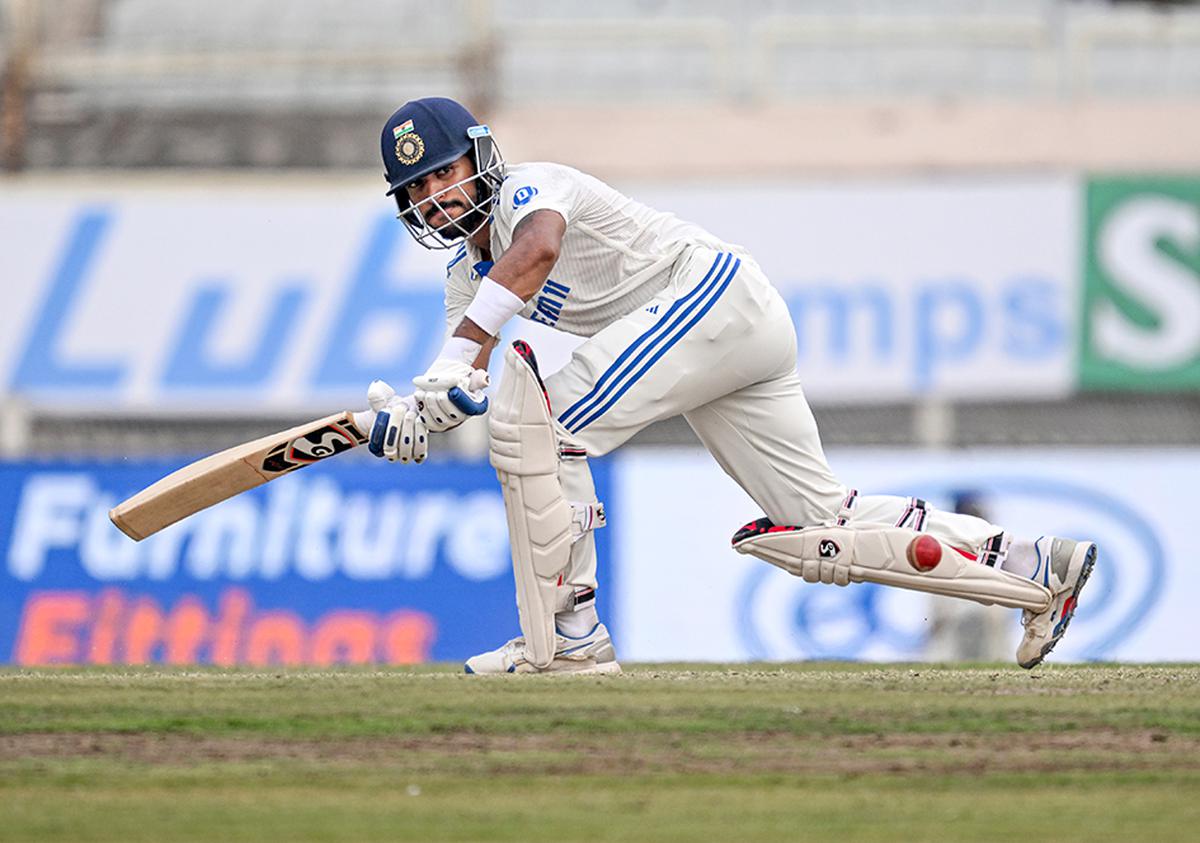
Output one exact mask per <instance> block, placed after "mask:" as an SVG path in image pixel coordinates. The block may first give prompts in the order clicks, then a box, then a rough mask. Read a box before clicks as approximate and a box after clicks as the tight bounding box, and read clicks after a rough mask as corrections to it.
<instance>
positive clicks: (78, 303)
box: [0, 178, 1079, 412]
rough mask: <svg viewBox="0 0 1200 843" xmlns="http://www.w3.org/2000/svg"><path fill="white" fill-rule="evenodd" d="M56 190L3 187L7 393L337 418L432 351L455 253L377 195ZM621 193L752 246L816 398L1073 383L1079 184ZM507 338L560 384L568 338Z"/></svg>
mask: <svg viewBox="0 0 1200 843" xmlns="http://www.w3.org/2000/svg"><path fill="white" fill-rule="evenodd" d="M57 184H59V185H60V186H58V187H51V186H49V185H48V184H46V185H41V186H39V184H38V182H36V181H23V182H20V183H6V184H5V185H4V190H3V191H0V255H3V263H2V265H0V282H2V283H3V287H4V291H5V307H4V308H3V309H2V310H0V393H16V394H20V395H22V396H25V397H27V398H28V400H30V401H32V402H34V403H37V404H57V403H61V402H62V401H63V400H64V396H66V395H70V396H72V397H73V399H74V400H87V401H88V402H89V404H90V405H91V406H93V407H97V408H103V407H110V408H117V409H137V410H151V411H153V410H162V411H170V410H187V409H199V410H222V409H229V408H237V409H239V410H241V411H242V412H247V411H252V410H254V409H257V408H262V409H268V410H284V409H299V408H301V407H303V408H306V409H323V410H327V409H328V408H330V407H340V406H343V405H348V404H350V403H352V404H353V405H354V406H357V404H360V403H361V401H362V399H361V395H362V393H363V390H364V389H365V385H366V384H367V383H369V382H370V381H371V380H372V379H373V378H375V377H385V378H389V379H393V380H395V381H397V382H398V383H402V382H403V381H404V380H406V379H407V378H409V377H411V376H412V375H413V374H414V373H416V372H418V371H421V370H423V369H424V367H425V365H426V364H427V362H428V360H429V359H430V357H431V355H432V354H433V353H434V352H435V351H436V349H437V348H438V346H439V344H440V341H441V336H442V330H443V319H442V315H441V307H442V292H441V290H442V287H441V285H442V281H443V279H444V266H445V263H446V261H447V259H448V258H449V254H448V253H446V252H431V251H427V250H425V249H423V248H420V247H418V246H416V245H415V244H413V242H412V241H411V240H410V238H409V237H408V235H407V233H406V232H405V230H404V228H403V227H402V226H401V225H400V224H399V223H398V222H397V221H396V220H395V219H394V218H393V216H394V213H393V212H392V211H391V210H390V209H389V208H388V204H387V201H386V200H385V199H384V197H383V196H382V195H381V191H379V189H378V187H379V186H378V185H374V184H368V183H365V182H364V183H358V182H355V183H342V182H337V183H324V182H318V183H312V184H309V185H308V186H297V185H295V184H292V183H291V182H288V181H284V180H280V181H278V182H264V181H262V180H257V181H255V182H253V183H251V184H248V185H247V184H240V183H237V182H233V181H231V180H228V179H226V180H222V181H216V182H204V183H200V182H197V181H187V182H180V183H175V182H172V183H171V185H170V186H167V187H161V186H160V187H154V188H152V187H150V186H148V185H146V184H142V185H141V186H139V184H138V183H137V182H133V183H132V184H120V185H118V184H117V183H115V182H114V183H112V184H111V186H109V187H91V188H79V187H74V186H72V187H71V188H69V189H68V188H65V187H62V186H61V182H60V183H57ZM623 187H625V188H626V189H627V190H628V192H630V193H631V194H633V195H634V196H637V197H640V198H644V199H645V200H646V201H648V202H650V203H651V204H653V205H656V206H658V207H661V208H664V209H669V210H672V211H674V212H676V213H677V214H679V215H680V216H682V217H685V218H690V219H693V220H695V221H697V222H699V223H701V224H703V225H704V226H706V227H707V228H709V229H710V230H712V231H713V232H714V233H716V234H718V235H719V236H721V237H723V238H725V239H727V240H730V241H733V242H741V243H742V244H744V245H745V246H747V247H748V248H750V250H751V251H752V253H753V254H754V255H755V257H756V259H757V260H758V261H759V263H760V264H762V266H763V267H764V269H766V271H767V273H768V274H769V275H770V276H771V277H772V279H773V280H774V281H775V283H776V284H777V286H778V287H779V288H780V289H781V291H782V292H783V293H784V296H785V297H786V299H787V301H788V304H789V306H790V307H791V308H792V311H793V314H794V317H795V322H796V325H797V329H798V331H799V335H800V344H799V348H800V351H799V365H800V367H801V371H802V373H803V375H804V377H805V380H806V383H807V387H808V391H809V394H810V395H811V396H812V397H813V398H814V399H817V400H821V399H830V400H840V401H877V400H887V399H896V398H906V397H912V396H919V395H924V394H935V395H941V396H949V397H953V396H986V397H995V396H997V395H1005V396H1007V397H1034V396H1046V395H1057V394H1064V393H1066V392H1068V391H1069V390H1070V389H1071V388H1072V386H1073V384H1074V380H1075V375H1074V371H1073V359H1074V357H1073V354H1072V351H1071V349H1072V348H1073V346H1074V342H1075V334H1076V330H1077V329H1076V323H1077V322H1078V319H1077V317H1076V314H1075V311H1076V309H1077V304H1076V302H1077V300H1078V298H1079V292H1078V290H1079V282H1078V271H1077V266H1076V257H1075V255H1076V252H1077V251H1078V249H1077V243H1078V239H1079V235H1078V230H1079V222H1078V219H1077V217H1078V211H1077V208H1076V206H1077V204H1078V202H1077V198H1076V196H1077V193H1078V191H1079V186H1078V184H1077V183H1076V182H1075V181H1074V180H1071V179H1066V178H1062V179H1058V178H1041V179H1037V180H1032V181H1013V180H1005V181H1004V182H1003V183H1000V182H997V183H991V182H979V181H967V182H963V181H954V182H947V183H945V184H922V183H915V182H914V183H900V182H897V183H871V184H847V185H838V186H829V187H822V186H813V185H805V184H789V185H786V186H715V187H705V188H680V187H673V188H655V187H650V186H641V187H639V186H637V185H627V186H623ZM513 328H514V329H515V330H510V331H508V332H507V334H508V335H509V336H510V337H516V336H519V335H526V336H528V337H529V338H531V339H532V340H535V341H536V345H537V347H538V350H539V355H540V356H541V357H543V358H544V359H545V361H546V363H547V368H548V369H551V370H552V369H553V368H555V367H556V366H557V365H561V363H562V362H564V361H565V360H566V359H567V357H568V356H569V352H570V350H571V348H573V347H574V345H575V344H577V342H578V339H577V338H572V337H568V336H565V335H561V334H553V333H552V332H549V331H545V330H538V328H539V326H536V325H534V324H533V323H526V322H524V321H521V322H520V325H519V326H518V325H516V324H514V326H513Z"/></svg>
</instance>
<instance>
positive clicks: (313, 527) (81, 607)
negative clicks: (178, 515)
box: [0, 455, 608, 665]
mask: <svg viewBox="0 0 1200 843" xmlns="http://www.w3.org/2000/svg"><path fill="white" fill-rule="evenodd" d="M178 462H179V461H172V462H171V463H141V462H133V463H129V462H122V463H96V462H87V463H84V462H73V463H45V464H41V463H6V464H0V564H2V566H3V567H2V568H0V660H4V661H11V662H13V663H16V664H22V665H34V664H60V663H84V664H141V663H146V662H165V663H171V664H193V663H199V664H208V663H211V664H220V665H233V664H246V665H269V664H316V665H322V664H334V663H353V664H361V663H386V664H410V663H418V662H426V661H430V660H441V661H445V660H449V661H457V660H460V659H464V658H466V657H467V656H470V655H473V654H474V653H476V652H481V651H483V650H489V649H492V648H493V647H497V646H499V645H500V644H503V643H504V642H505V641H507V640H508V639H509V638H511V637H513V636H514V635H517V634H519V630H518V627H517V615H516V608H515V606H514V603H513V586H512V572H511V563H510V557H509V551H508V528H507V523H506V521H505V516H504V503H503V500H502V498H501V496H500V490H499V487H498V485H497V483H496V476H495V472H494V471H493V469H492V468H491V466H489V465H488V464H487V462H486V461H481V462H470V463H462V462H433V463H428V464H425V465H423V466H421V467H420V468H413V467H402V466H393V465H390V464H386V463H379V464H376V462H375V461H374V460H369V461H368V460H365V459H355V458H354V457H353V456H349V455H347V456H344V457H339V458H338V460H337V461H333V462H331V463H327V464H323V465H321V466H318V467H314V468H310V469H308V470H307V471H304V472H299V473H293V474H290V475H288V476H286V477H282V478H280V479H278V480H275V481H273V482H271V483H268V484H267V485H265V486H262V487H259V488H258V489H255V490H253V491H250V492H246V493H243V494H241V495H239V496H237V497H236V498H232V499H230V500H228V501H225V502H223V503H221V504H218V505H217V506H215V507H213V508H211V509H209V510H205V511H204V512H201V513H199V514H197V515H195V516H193V517H191V518H189V519H187V520H185V521H182V522H180V523H178V524H176V525H174V526H172V527H168V528H167V529H166V530H164V531H163V532H161V533H159V534H157V535H155V536H152V537H150V538H148V539H146V540H145V541H143V542H140V543H134V542H133V541H131V540H130V539H128V538H126V537H125V536H124V535H122V534H121V533H120V532H118V531H117V529H116V528H115V527H113V525H112V524H111V523H109V521H108V517H107V512H108V509H109V508H110V507H111V506H112V505H113V504H114V503H115V502H116V501H117V500H119V499H120V498H122V497H124V496H125V495H127V494H129V493H131V492H133V491H136V490H137V489H138V488H140V487H142V486H145V485H147V484H148V483H150V482H152V481H154V480H156V479H157V478H158V477H159V476H161V475H162V474H164V473H165V472H166V471H168V470H170V469H172V468H174V467H177V465H178ZM594 468H595V476H596V482H597V487H598V490H599V491H600V493H601V494H603V493H604V492H605V491H606V489H607V476H608V475H607V473H606V466H605V463H604V461H597V462H596V464H595V466H594ZM598 538H599V541H598V548H597V549H598V553H599V558H600V559H601V564H602V568H603V569H604V570H605V571H607V567H608V566H607V546H608V545H607V541H606V537H605V536H603V534H601V535H599V537H598ZM607 596H608V595H607V593H606V590H605V589H603V588H602V589H600V590H599V591H598V601H599V604H600V605H601V606H602V607H604V606H606V603H605V601H606V599H607Z"/></svg>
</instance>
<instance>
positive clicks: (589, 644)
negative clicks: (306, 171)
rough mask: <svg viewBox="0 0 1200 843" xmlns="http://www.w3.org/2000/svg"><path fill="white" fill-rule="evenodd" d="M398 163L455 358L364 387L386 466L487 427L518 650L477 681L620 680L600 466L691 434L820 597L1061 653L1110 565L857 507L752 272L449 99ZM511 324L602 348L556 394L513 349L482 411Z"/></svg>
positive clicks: (392, 164) (402, 200)
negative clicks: (600, 596) (436, 270)
mask: <svg viewBox="0 0 1200 843" xmlns="http://www.w3.org/2000/svg"><path fill="white" fill-rule="evenodd" d="M382 153H383V163H384V169H385V177H386V179H387V182H388V191H387V193H388V195H390V196H392V197H394V199H395V201H396V205H397V207H398V208H399V218H400V220H401V222H403V224H404V225H405V226H406V227H407V228H408V230H409V232H410V233H411V234H412V236H413V237H414V238H415V239H416V241H417V242H418V243H420V244H421V245H423V246H426V247H428V248H431V249H447V250H451V251H450V254H451V257H450V261H449V263H448V264H447V266H446V340H445V344H444V346H443V347H442V349H441V351H440V353H439V354H438V356H437V359H436V360H434V361H433V362H432V363H431V364H430V366H429V369H428V370H427V371H426V372H425V373H424V374H422V375H420V376H419V377H417V378H415V379H414V381H413V383H414V386H415V390H414V391H413V392H412V393H411V394H409V395H403V396H400V395H396V394H395V392H394V390H392V388H391V387H389V386H388V385H387V384H385V383H383V382H382V381H376V382H374V383H373V384H371V386H370V389H369V390H368V400H369V402H370V405H371V408H372V409H373V410H375V411H376V419H375V423H374V427H373V428H372V430H371V436H370V442H369V448H370V450H371V452H372V453H373V454H375V455H376V456H380V457H386V458H387V459H389V460H392V461H400V462H410V461H413V462H418V463H419V462H421V461H423V460H424V459H425V457H426V455H427V453H428V448H429V432H431V431H432V432H439V431H445V430H449V429H451V428H453V427H455V426H457V425H460V424H462V423H463V422H464V421H465V420H466V419H467V418H469V417H470V416H473V415H480V414H482V413H484V412H485V411H487V412H488V430H489V443H490V456H491V462H492V465H493V466H494V467H495V468H496V472H497V475H498V477H499V480H500V484H501V488H502V492H503V496H504V504H505V508H506V511H507V518H508V527H509V537H510V541H511V544H512V560H513V574H514V579H515V582H516V590H517V607H518V613H519V618H520V625H521V632H522V633H523V635H522V636H521V637H519V638H515V639H513V640H512V641H509V642H507V643H506V644H504V645H503V646H501V647H499V648H498V649H496V650H492V651H490V652H486V653H481V654H479V655H476V656H473V657H471V658H470V659H468V660H467V662H466V671H467V673H480V674H482V673H616V672H619V671H620V666H619V665H618V663H617V659H616V654H615V652H614V649H613V644H612V639H611V638H610V636H609V633H608V630H607V629H606V628H605V626H604V624H603V623H601V622H600V619H599V617H598V616H597V613H596V606H595V596H596V551H595V542H594V537H593V535H592V531H593V530H596V529H598V528H600V527H603V526H604V524H605V516H604V508H603V505H602V504H601V502H600V501H598V500H597V499H596V493H595V488H594V486H593V484H592V478H591V473H590V471H589V469H588V465H587V460H588V458H589V457H593V456H601V455H603V454H606V453H608V452H609V451H611V450H613V449H614V448H617V447H618V446H620V445H621V444H622V443H623V442H625V441H626V440H628V439H629V438H630V437H631V436H633V435H634V434H635V433H637V432H638V431H639V430H641V429H642V428H644V427H646V426H647V425H649V424H651V423H653V422H656V421H659V420H661V419H666V418H670V417H671V416H674V415H677V414H682V415H683V417H684V418H685V419H686V420H687V422H688V424H689V425H691V427H692V429H693V430H694V431H695V432H696V435H697V436H698V437H699V439H700V441H701V442H702V443H703V444H704V446H705V447H706V448H707V449H708V451H709V452H710V453H711V454H712V455H713V457H715V458H716V460H717V462H718V463H719V464H720V465H721V468H723V469H724V470H725V472H726V473H727V474H728V475H729V476H730V477H732V478H733V479H734V481H736V482H737V483H738V485H740V486H741V487H742V488H743V489H744V490H745V491H746V492H747V494H749V495H750V497H751V498H752V499H753V500H754V501H755V502H756V503H757V504H758V505H759V506H760V507H761V508H762V510H763V512H764V513H765V516H766V517H765V518H761V519H759V520H757V521H755V522H752V523H751V524H747V525H746V526H745V527H743V528H741V529H740V530H738V531H737V533H736V534H735V535H734V537H733V545H734V548H735V549H737V550H738V551H740V552H742V553H749V554H752V555H754V556H757V557H759V558H761V559H764V560H765V561H767V562H770V563H772V564H774V565H777V566H779V567H781V568H783V569H784V570H786V571H788V572H789V573H792V574H795V575H797V576H800V577H803V578H804V579H805V580H807V581H809V582H814V583H816V582H820V583H827V584H834V585H847V584H848V583H851V582H873V583H879V584H883V585H890V586H895V587H900V588H910V589H917V590H921V591H926V592H931V593H935V594H944V595H950V596H954V597H960V598H964V599H969V600H975V601H978V602H981V603H988V604H993V603H994V604H1000V605H1004V606H1010V607H1013V608H1019V609H1021V610H1022V623H1023V624H1024V629H1025V631H1024V636H1023V638H1022V640H1021V642H1020V644H1019V646H1018V647H1017V662H1018V663H1019V664H1020V665H1021V666H1023V667H1026V668H1031V667H1033V666H1035V665H1037V664H1039V663H1040V662H1041V661H1042V659H1043V658H1045V656H1046V654H1047V653H1049V652H1050V650H1051V649H1053V647H1054V645H1055V644H1056V643H1058V641H1059V639H1060V638H1061V637H1062V636H1063V633H1064V632H1065V631H1066V629H1067V624H1068V623H1069V622H1070V620H1071V618H1072V616H1073V615H1074V613H1075V608H1076V604H1077V602H1078V598H1079V592H1080V590H1081V589H1082V588H1083V585H1084V583H1085V582H1086V581H1087V578H1088V575H1089V574H1090V573H1091V571H1092V567H1093V566H1094V564H1095V561H1096V545H1095V544H1094V543H1092V542H1088V541H1072V540H1070V539H1065V538H1056V537H1053V536H1041V537H1038V538H1032V539H1031V538H1023V537H1019V536H1013V535H1011V534H1010V533H1009V532H1007V531H1006V530H1004V528H1002V527H1000V526H997V525H995V524H991V523H989V522H988V521H986V520H985V519H983V518H978V517H975V516H972V515H962V514H956V513H951V512H942V511H939V510H937V509H934V508H933V507H932V506H930V505H928V504H927V503H926V502H924V501H922V500H920V499H918V498H903V497H896V496H884V495H861V494H859V493H858V491H856V490H855V489H853V488H849V487H847V486H845V485H843V484H842V483H841V482H840V481H839V480H838V479H837V478H836V477H835V476H834V474H833V472H832V471H831V470H830V468H829V465H828V464H827V462H826V460H825V454H824V452H823V450H822V448H821V440H820V437H819V435H818V432H817V426H816V423H815V421H814V419H813V415H812V412H811V410H810V409H809V406H808V402H807V400H806V399H805V396H804V389H803V387H802V385H801V382H800V377H799V375H798V373H797V371H796V333H795V328H794V326H793V323H792V319H791V316H790V314H789V313H788V310H787V307H786V306H785V304H784V302H783V299H782V298H781V297H780V295H779V293H778V292H777V291H776V290H775V289H774V288H773V287H772V286H771V283H770V282H769V281H768V280H767V277H766V275H765V274H764V273H763V271H762V269H761V268H760V267H759V266H758V264H757V263H755V262H754V258H753V257H751V256H750V255H749V254H747V253H746V251H745V250H744V249H742V248H741V247H739V246H736V245H733V244H730V243H726V242H724V241H722V240H720V239H718V238H717V237H715V236H714V235H712V234H710V233H709V232H707V231H705V230H704V229H702V228H700V227H699V226H697V225H694V224H692V223H689V222H685V221H683V220H680V219H678V218H677V217H675V216H673V215H671V214H668V213H663V212H661V211H656V210H654V209H652V208H648V207H646V206H645V205H643V204H641V203H639V202H637V201H635V200H633V199H630V198H629V197H627V196H624V195H622V194H620V193H618V192H617V191H616V190H614V189H613V188H611V187H609V186H608V185H607V184H605V183H603V182H601V181H599V180H598V179H595V178H593V177H591V176H589V175H587V174H585V173H582V172H579V171H578V170H575V169H572V168H571V167H567V166H563V165H561V164H550V163H529V164H513V165H506V164H505V162H504V159H503V158H502V157H501V155H500V151H499V148H498V147H497V145H496V142H495V140H494V138H493V137H492V134H491V131H490V130H489V128H488V127H487V126H486V125H483V124H481V123H480V122H479V121H478V120H476V119H475V118H474V117H473V116H472V115H471V114H470V112H468V111H467V109H465V108H464V107H463V106H462V105H460V104H458V103H457V102H454V101H453V100H449V99H442V98H436V97H433V98H427V99H419V100H414V101H412V102H409V103H406V104H405V105H404V106H402V107H401V108H400V109H399V110H398V111H396V113H395V114H393V115H392V116H391V118H390V119H389V120H388V121H387V124H386V125H385V126H384V128H383V136H382ZM518 314H520V315H521V316H524V317H525V318H527V319H533V320H535V321H537V322H541V323H542V324H544V325H548V326H551V327H553V328H556V329H558V330H561V331H567V332H569V333H572V334H576V335H578V336H581V337H585V338H586V340H585V341H584V342H583V343H582V345H580V346H579V348H578V349H577V350H576V351H575V352H574V354H573V356H572V358H571V360H570V362H569V363H568V364H567V365H566V366H565V367H564V368H563V369H561V370H560V371H558V372H555V373H554V374H552V375H549V376H547V377H544V378H543V377H542V375H541V374H540V372H539V371H538V366H537V361H536V359H535V357H534V354H533V351H532V350H531V349H530V348H529V346H528V345H527V344H526V343H523V342H516V343H513V344H512V345H511V346H510V347H509V348H506V349H505V350H504V374H503V377H502V380H501V383H500V386H499V389H498V391H497V393H496V394H495V395H494V396H493V397H492V399H491V405H490V408H489V406H488V399H487V398H486V397H485V396H484V394H483V392H482V387H483V386H484V385H486V372H485V371H484V370H486V369H487V365H488V360H489V357H490V355H491V353H492V351H493V349H494V348H495V347H496V345H497V343H498V335H499V333H500V328H501V326H503V325H504V324H505V323H506V322H507V321H508V320H509V319H511V318H512V317H513V316H516V315H518ZM663 492H664V494H668V493H669V490H663Z"/></svg>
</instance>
